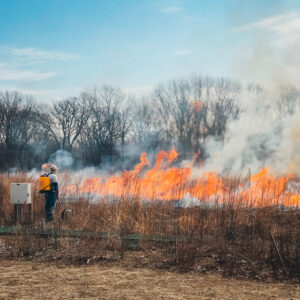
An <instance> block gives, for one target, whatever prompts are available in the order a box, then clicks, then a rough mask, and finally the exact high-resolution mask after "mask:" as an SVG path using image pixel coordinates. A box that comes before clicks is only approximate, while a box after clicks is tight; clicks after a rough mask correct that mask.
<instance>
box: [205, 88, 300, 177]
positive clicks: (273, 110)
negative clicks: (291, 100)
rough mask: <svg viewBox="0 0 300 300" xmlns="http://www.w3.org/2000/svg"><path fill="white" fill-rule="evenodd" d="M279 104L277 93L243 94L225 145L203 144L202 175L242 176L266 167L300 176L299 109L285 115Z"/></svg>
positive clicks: (219, 143)
mask: <svg viewBox="0 0 300 300" xmlns="http://www.w3.org/2000/svg"><path fill="white" fill-rule="evenodd" d="M280 101H281V99H280V96H279V92H278V91H277V93H274V91H264V92H261V93H259V94H257V93H252V92H249V91H245V92H243V93H242V95H241V98H240V103H239V105H240V107H241V115H240V118H239V119H238V120H233V121H231V122H230V123H229V124H228V128H227V132H226V136H225V141H224V143H221V142H219V141H216V140H215V139H214V138H213V137H211V138H208V139H207V140H206V142H205V149H206V152H207V153H209V156H210V157H209V159H208V161H206V164H205V167H204V171H217V172H220V173H221V172H227V173H233V174H241V173H244V174H245V173H246V172H249V171H250V172H257V171H258V170H259V169H261V168H262V167H264V166H268V167H270V169H271V171H273V172H275V173H276V174H281V175H282V174H287V173H290V172H293V173H294V174H300V166H299V161H300V148H299V145H300V110H299V105H298V108H297V107H295V109H294V111H293V112H292V113H286V112H284V111H282V107H281V108H279V105H278V103H280Z"/></svg>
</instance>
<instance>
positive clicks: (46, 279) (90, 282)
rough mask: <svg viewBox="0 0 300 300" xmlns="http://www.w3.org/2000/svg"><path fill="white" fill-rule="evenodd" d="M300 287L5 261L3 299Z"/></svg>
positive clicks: (264, 295)
mask: <svg viewBox="0 0 300 300" xmlns="http://www.w3.org/2000/svg"><path fill="white" fill-rule="evenodd" d="M299 298H300V286H299V285H293V284H290V283H266V282H264V283H262V282H257V281H249V280H237V279H232V278H231V279H226V278H223V277H221V276H219V275H213V274H210V275H199V274H195V273H190V272H189V273H178V272H170V271H166V270H153V269H146V268H131V267H129V266H126V265H122V264H121V265H119V266H118V265H111V266H110V265H99V264H93V265H85V266H76V265H71V266H70V265H64V264H60V263H41V262H30V261H11V260H1V261H0V299H137V300H138V299H149V300H154V299H189V300H192V299H195V300H200V299H299Z"/></svg>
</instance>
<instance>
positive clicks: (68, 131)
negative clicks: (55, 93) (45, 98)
mask: <svg viewBox="0 0 300 300" xmlns="http://www.w3.org/2000/svg"><path fill="white" fill-rule="evenodd" d="M88 118H89V113H88V107H87V102H86V98H85V95H84V94H82V95H81V96H80V97H79V98H77V97H72V98H67V99H65V100H62V101H59V102H53V103H52V106H50V107H49V106H46V107H44V108H43V109H42V112H41V113H40V115H39V121H40V123H41V124H42V126H43V127H44V129H45V130H46V131H47V132H48V134H49V135H50V136H51V137H52V138H53V139H54V141H55V143H56V146H57V149H64V150H66V151H69V152H71V151H72V149H73V146H74V144H75V142H76V141H77V139H78V137H79V135H80V134H81V132H82V130H83V128H84V126H85V125H86V123H87V120H88Z"/></svg>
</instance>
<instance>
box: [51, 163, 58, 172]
mask: <svg viewBox="0 0 300 300" xmlns="http://www.w3.org/2000/svg"><path fill="white" fill-rule="evenodd" d="M50 171H51V173H56V172H57V167H56V166H55V165H52V166H51V167H50Z"/></svg>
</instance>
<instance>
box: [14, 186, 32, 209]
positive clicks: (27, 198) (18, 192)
mask: <svg viewBox="0 0 300 300" xmlns="http://www.w3.org/2000/svg"><path fill="white" fill-rule="evenodd" d="M10 203H12V204H31V183H11V184H10Z"/></svg>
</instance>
